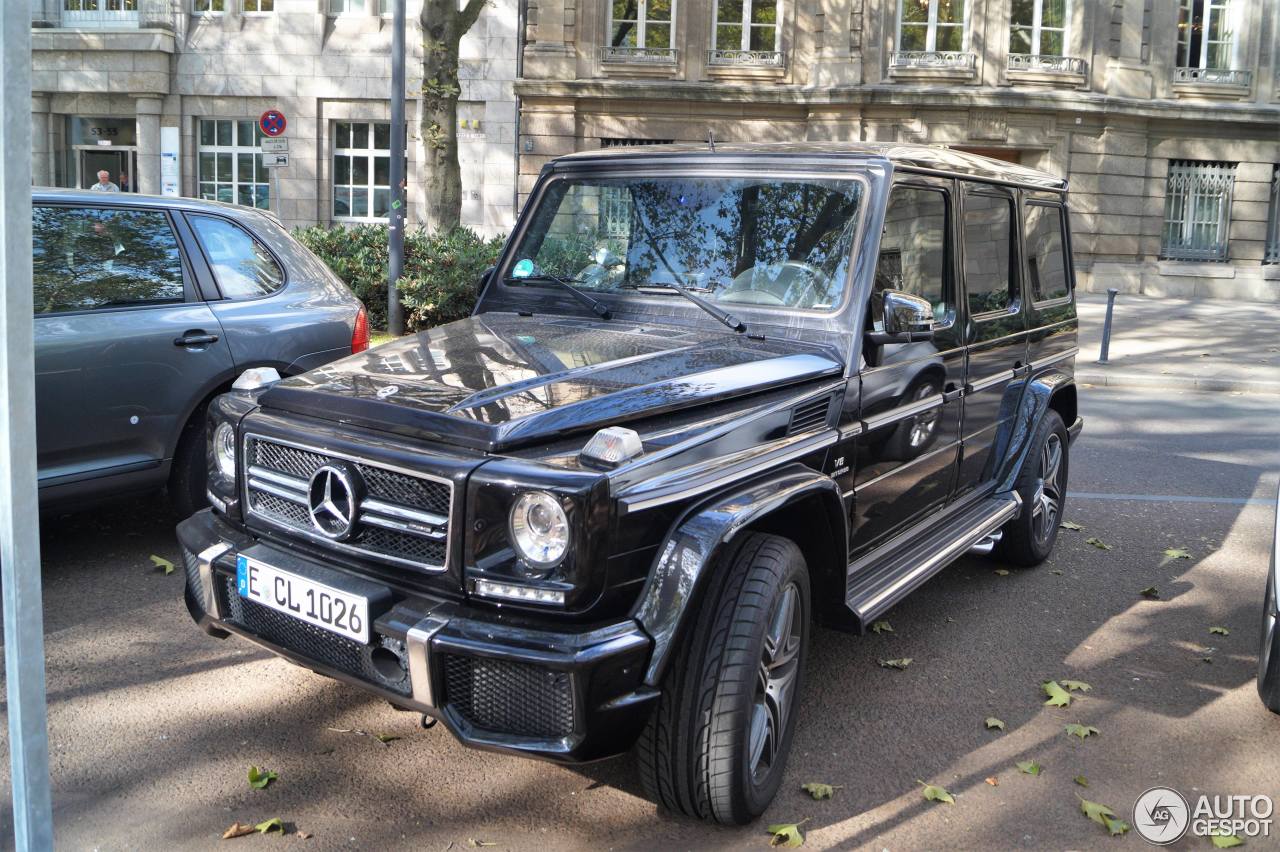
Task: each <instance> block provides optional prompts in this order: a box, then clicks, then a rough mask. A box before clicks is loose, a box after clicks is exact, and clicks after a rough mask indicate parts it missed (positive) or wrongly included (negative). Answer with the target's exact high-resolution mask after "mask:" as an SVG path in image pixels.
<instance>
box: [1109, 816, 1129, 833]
mask: <svg viewBox="0 0 1280 852" xmlns="http://www.w3.org/2000/svg"><path fill="white" fill-rule="evenodd" d="M1102 824H1103V825H1104V826H1106V829H1107V833H1108V834H1110V835H1111V836H1112V837H1118V836H1119V835H1121V834H1124V833H1125V832H1126V831H1128V830H1129V823H1127V822H1125V821H1124V820H1122V819H1112V818H1111V817H1109V816H1104V817H1103V818H1102Z"/></svg>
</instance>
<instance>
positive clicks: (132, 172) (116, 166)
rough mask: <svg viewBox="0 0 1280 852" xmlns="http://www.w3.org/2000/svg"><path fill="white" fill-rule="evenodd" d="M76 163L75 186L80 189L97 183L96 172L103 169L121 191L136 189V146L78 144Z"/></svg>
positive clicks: (134, 190) (133, 190)
mask: <svg viewBox="0 0 1280 852" xmlns="http://www.w3.org/2000/svg"><path fill="white" fill-rule="evenodd" d="M76 164H77V166H78V169H77V171H78V172H79V174H78V175H77V176H76V186H78V187H80V188H81V189H88V188H89V187H91V186H93V185H94V184H95V183H97V182H98V172H100V171H102V170H104V169H105V170H106V171H108V172H110V174H111V182H112V183H114V184H115V185H116V186H118V187H120V191H121V192H137V191H138V170H137V165H138V152H137V149H136V148H116V147H111V148H108V147H104V146H97V145H95V146H92V147H91V146H79V156H78V157H77V158H76ZM122 175H123V176H124V177H122Z"/></svg>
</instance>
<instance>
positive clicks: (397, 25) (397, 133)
mask: <svg viewBox="0 0 1280 852" xmlns="http://www.w3.org/2000/svg"><path fill="white" fill-rule="evenodd" d="M404 5H405V0H393V7H394V16H393V17H392V23H391V215H390V217H389V218H390V228H389V230H390V234H389V237H390V240H389V245H388V246H387V250H388V254H389V256H390V257H389V263H388V264H387V331H389V332H390V333H391V334H393V335H397V336H398V335H401V334H404V308H403V306H401V304H400V291H399V288H397V287H396V282H398V281H399V280H400V275H401V273H402V272H404V200H405V191H404V179H405V178H404V149H405V126H404V16H405V9H404Z"/></svg>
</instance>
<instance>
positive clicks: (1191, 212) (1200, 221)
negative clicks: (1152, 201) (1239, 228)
mask: <svg viewBox="0 0 1280 852" xmlns="http://www.w3.org/2000/svg"><path fill="white" fill-rule="evenodd" d="M1235 180H1236V164H1235V163H1213V162H1197V161H1194V160H1172V161H1170V163H1169V182H1168V185H1167V187H1166V189H1165V204H1164V238H1163V242H1162V245H1161V249H1160V256H1161V257H1164V258H1168V259H1170V260H1207V261H1217V262H1225V261H1226V259H1227V234H1228V231H1229V230H1230V226H1231V192H1232V189H1233V187H1234V186H1235Z"/></svg>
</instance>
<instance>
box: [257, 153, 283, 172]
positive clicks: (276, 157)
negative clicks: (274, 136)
mask: <svg viewBox="0 0 1280 852" xmlns="http://www.w3.org/2000/svg"><path fill="white" fill-rule="evenodd" d="M288 165H289V155H288V154H263V155H262V166H263V168H267V169H283V168H285V167H286V166H288Z"/></svg>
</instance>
